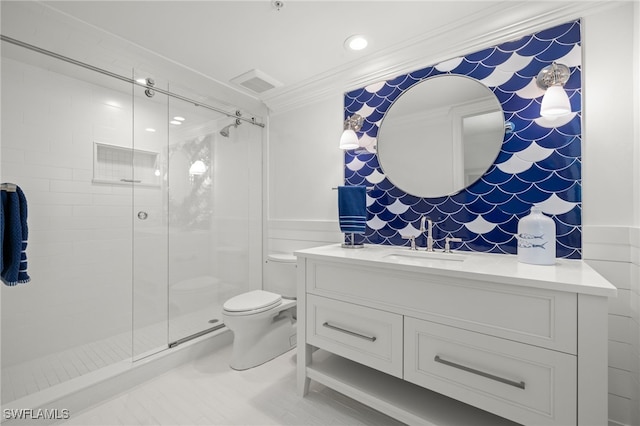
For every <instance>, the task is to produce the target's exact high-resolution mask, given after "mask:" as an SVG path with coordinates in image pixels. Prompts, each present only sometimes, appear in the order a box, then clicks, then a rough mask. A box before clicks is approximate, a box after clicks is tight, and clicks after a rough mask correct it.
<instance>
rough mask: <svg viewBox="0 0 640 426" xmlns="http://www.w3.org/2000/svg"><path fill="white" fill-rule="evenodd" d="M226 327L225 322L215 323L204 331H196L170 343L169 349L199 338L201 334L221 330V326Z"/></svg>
mask: <svg viewBox="0 0 640 426" xmlns="http://www.w3.org/2000/svg"><path fill="white" fill-rule="evenodd" d="M224 327H225V325H224V323H220V324H217V325H214V326H213V327H211V328H207V329H206V330H202V331H199V332H197V333H194V334H192V335H190V336H187V337H183V338H182V339H178V340H176V341H175V342H171V343H169V349H171V348H174V347H176V346H178V345H180V344H182V343H185V342H188V341H189V340H193V339H195V338H198V337H200V336H204V335H205V334H209V333H212V332H214V331H216V330H220V329H221V328H224Z"/></svg>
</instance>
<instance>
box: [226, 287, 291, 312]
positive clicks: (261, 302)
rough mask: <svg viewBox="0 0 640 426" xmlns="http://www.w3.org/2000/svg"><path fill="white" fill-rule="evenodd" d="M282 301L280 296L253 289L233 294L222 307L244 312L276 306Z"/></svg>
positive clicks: (230, 310)
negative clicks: (236, 294)
mask: <svg viewBox="0 0 640 426" xmlns="http://www.w3.org/2000/svg"><path fill="white" fill-rule="evenodd" d="M281 302H282V296H280V295H279V294H275V293H271V292H269V291H264V290H253V291H250V292H247V293H243V294H240V295H238V296H234V297H232V298H231V299H229V300H227V301H226V302H225V304H224V306H223V309H224V310H225V311H228V312H244V311H253V310H256V309H262V308H268V307H271V306H277V305H279V304H280V303H281Z"/></svg>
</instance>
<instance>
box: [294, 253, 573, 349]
mask: <svg viewBox="0 0 640 426" xmlns="http://www.w3.org/2000/svg"><path fill="white" fill-rule="evenodd" d="M481 277H482V275H480V276H479V278H481ZM306 285H307V291H308V292H310V293H315V294H318V295H320V296H326V297H332V298H336V299H341V300H346V301H348V302H355V303H360V302H358V301H361V303H362V304H365V305H368V306H371V307H375V308H381V309H384V310H387V311H390V312H398V313H403V314H409V315H411V316H412V317H415V318H421V319H424V320H428V321H434V322H438V323H440V324H445V325H450V326H453V327H457V328H462V329H465V330H472V331H477V332H480V333H484V334H489V335H492V336H496V337H502V338H505V339H509V340H516V341H519V342H523V343H529V344H532V345H536V346H542V347H545V348H549V349H555V350H558V351H563V352H566V353H571V354H576V353H577V339H576V335H577V317H578V313H577V298H576V295H575V294H571V293H566V292H558V291H552V290H543V289H536V288H533V287H520V286H513V285H505V284H496V283H492V282H489V281H483V280H480V279H473V280H472V279H469V278H451V277H446V276H439V275H435V274H433V275H430V274H419V273H413V272H400V271H388V270H386V269H383V268H379V269H376V268H372V267H366V268H365V267H359V266H352V265H335V264H331V263H323V262H319V261H313V262H311V261H308V263H307V269H306Z"/></svg>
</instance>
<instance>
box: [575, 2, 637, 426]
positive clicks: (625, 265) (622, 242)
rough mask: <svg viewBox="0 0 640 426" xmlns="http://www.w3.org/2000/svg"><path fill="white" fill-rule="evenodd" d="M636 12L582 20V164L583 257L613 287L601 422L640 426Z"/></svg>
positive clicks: (629, 9) (632, 7)
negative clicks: (605, 417) (604, 413)
mask: <svg viewBox="0 0 640 426" xmlns="http://www.w3.org/2000/svg"><path fill="white" fill-rule="evenodd" d="M637 9H638V4H637V3H636V4H633V3H627V4H625V5H624V6H622V7H619V8H616V9H611V10H608V11H605V12H602V13H599V14H595V15H590V16H587V17H585V19H584V21H583V22H584V27H583V46H584V49H583V51H584V67H583V72H584V110H585V115H584V129H583V130H584V141H583V163H582V164H583V175H582V176H583V235H584V240H583V245H584V258H585V260H586V261H587V262H588V263H589V264H590V265H592V266H593V267H594V268H595V269H596V270H597V271H598V272H600V273H601V274H602V275H603V276H605V277H606V278H607V279H609V280H610V281H611V282H612V283H613V284H614V285H615V286H616V287H618V289H619V290H618V297H617V299H615V300H611V301H610V308H609V419H610V421H611V422H612V424H635V425H637V424H640V402H639V401H640V392H639V388H640V386H639V385H638V384H639V383H640V377H639V375H638V371H639V370H640V355H639V353H640V352H639V344H638V341H639V336H640V327H639V322H638V305H639V304H638V301H639V299H638V277H639V274H638V264H639V262H638V255H637V252H638V235H639V229H638V216H639V214H640V211H639V210H638V208H637V192H638V181H637V179H638V174H637V165H638V160H637V157H638V154H639V152H640V150H639V148H640V145H639V143H638V142H639V141H638V130H637V129H638V116H639V115H638V109H637V102H638V81H639V77H638V73H637V69H638V65H637V64H638V60H639V53H638V46H639V44H638V25H639V23H640V20H639V19H638V10H637ZM611 66H613V67H615V68H616V72H615V78H611V73H610V69H611V68H610V67H611ZM634 89H635V90H634Z"/></svg>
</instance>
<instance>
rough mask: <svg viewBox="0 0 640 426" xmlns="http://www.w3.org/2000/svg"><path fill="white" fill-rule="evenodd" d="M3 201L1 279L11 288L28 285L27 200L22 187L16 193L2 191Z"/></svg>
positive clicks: (0, 228) (0, 240) (0, 237)
mask: <svg viewBox="0 0 640 426" xmlns="http://www.w3.org/2000/svg"><path fill="white" fill-rule="evenodd" d="M0 193H1V199H2V212H1V214H2V220H0V222H1V223H0V225H1V226H0V231H1V233H0V246H1V247H2V256H1V257H2V261H1V262H0V267H1V272H0V278H1V279H2V282H4V283H5V284H6V285H9V286H15V285H17V284H21V283H28V282H29V281H30V280H31V278H29V275H28V274H27V252H26V249H27V238H28V236H29V229H28V227H27V199H26V198H25V196H24V193H23V192H22V190H21V189H20V187H18V186H16V187H15V192H14V191H5V190H2V191H0Z"/></svg>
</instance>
